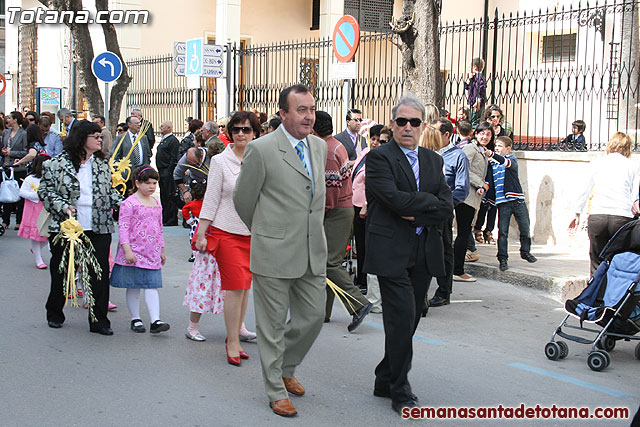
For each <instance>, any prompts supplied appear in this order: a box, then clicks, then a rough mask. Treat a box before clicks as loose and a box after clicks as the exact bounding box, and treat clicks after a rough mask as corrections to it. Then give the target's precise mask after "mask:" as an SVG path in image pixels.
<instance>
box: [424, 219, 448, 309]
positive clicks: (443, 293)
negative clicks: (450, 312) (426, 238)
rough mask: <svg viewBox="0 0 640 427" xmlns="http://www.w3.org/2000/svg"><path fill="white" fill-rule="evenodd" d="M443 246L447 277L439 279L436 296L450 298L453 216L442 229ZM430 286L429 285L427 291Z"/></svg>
mask: <svg viewBox="0 0 640 427" xmlns="http://www.w3.org/2000/svg"><path fill="white" fill-rule="evenodd" d="M442 244H443V246H444V271H445V273H446V275H445V276H441V277H438V278H437V279H436V281H437V282H438V289H436V293H435V295H436V296H439V297H441V298H449V295H451V292H452V291H453V215H451V217H450V218H449V219H448V220H446V221H445V224H444V226H443V228H442ZM428 290H429V286H428V285H427V291H428Z"/></svg>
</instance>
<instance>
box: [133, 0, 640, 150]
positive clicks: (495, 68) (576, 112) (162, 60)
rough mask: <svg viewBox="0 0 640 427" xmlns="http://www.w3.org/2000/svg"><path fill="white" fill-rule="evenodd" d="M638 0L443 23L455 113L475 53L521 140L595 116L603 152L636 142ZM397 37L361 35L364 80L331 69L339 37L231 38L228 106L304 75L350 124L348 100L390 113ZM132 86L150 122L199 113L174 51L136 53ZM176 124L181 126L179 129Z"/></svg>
mask: <svg viewBox="0 0 640 427" xmlns="http://www.w3.org/2000/svg"><path fill="white" fill-rule="evenodd" d="M638 5H639V3H638V0H613V1H605V2H604V3H595V4H593V5H589V4H585V5H584V6H583V5H579V6H577V7H569V8H559V9H558V8H555V9H547V10H545V11H542V10H539V11H538V12H535V13H520V12H518V13H515V14H513V13H510V14H509V15H505V14H502V15H499V14H498V11H497V9H496V11H495V14H494V16H493V18H492V19H480V20H472V21H457V22H453V23H443V24H442V25H441V26H440V29H439V30H440V65H441V75H442V78H443V94H442V105H443V107H444V108H446V109H447V110H448V111H450V112H451V114H452V115H454V116H455V115H456V113H457V111H458V109H459V108H460V107H463V106H467V99H466V98H467V93H466V92H465V90H464V83H465V81H466V80H467V79H468V78H469V73H470V71H471V61H472V59H473V58H475V57H482V58H483V59H484V60H485V63H486V66H485V70H484V74H485V77H486V80H487V97H488V103H487V104H488V105H489V104H497V105H498V106H500V107H501V109H502V111H503V113H504V115H505V126H506V127H509V128H512V130H513V133H514V143H515V148H516V149H521V150H555V149H560V148H561V147H559V145H558V141H560V140H562V139H563V138H564V137H565V136H566V135H567V134H569V133H570V132H571V123H572V122H573V121H574V120H577V119H582V120H584V121H585V122H586V123H587V130H586V132H585V137H586V139H587V141H588V145H589V149H591V150H602V149H604V146H605V145H606V142H607V140H608V139H609V136H610V135H611V134H612V133H613V132H615V131H617V130H620V131H623V132H627V133H629V134H630V135H631V136H632V138H633V140H634V149H635V150H636V151H637V150H640V145H639V144H638V137H637V129H638V124H639V121H640V118H639V110H638V106H639V105H640V94H639V91H638V85H639V80H640V79H639V76H640V71H639V65H640V63H639V58H640V41H639V37H638ZM399 46H400V41H399V38H398V36H397V35H395V34H392V33H368V34H364V35H363V36H361V39H360V48H359V50H358V53H357V54H356V57H355V61H356V62H357V64H358V72H357V78H355V79H353V80H350V81H343V80H334V79H332V67H333V65H332V64H333V62H334V61H335V60H334V59H333V52H332V50H333V47H332V42H331V40H328V39H325V40H307V41H301V42H282V43H275V44H269V45H254V46H248V47H242V48H233V52H232V54H233V55H232V57H233V67H231V69H232V70H233V71H232V73H235V75H234V76H233V82H235V86H234V90H233V93H232V94H231V101H232V106H231V109H232V110H233V109H242V110H249V109H251V110H258V111H261V112H265V113H267V114H272V113H275V112H276V111H277V110H278V106H277V103H278V95H279V93H280V91H281V90H282V89H283V88H285V87H287V86H290V85H292V84H296V83H304V84H307V85H308V86H309V87H310V88H311V90H312V92H313V94H314V96H315V98H316V100H317V106H318V109H321V110H325V111H327V112H328V113H329V114H331V115H332V117H333V118H334V129H335V132H339V131H341V130H342V129H343V127H344V116H345V113H346V110H347V109H348V108H360V109H362V110H363V112H364V116H365V117H369V118H371V119H373V120H375V121H376V122H378V123H385V124H386V123H388V122H389V119H390V115H391V108H392V107H393V105H394V104H395V103H396V102H397V101H398V99H399V98H400V96H401V94H402V90H403V83H404V78H403V74H402V55H401V51H400V48H399ZM129 68H130V74H131V75H132V76H133V82H132V85H131V86H130V88H129V92H128V94H127V105H128V106H130V107H133V106H139V107H141V108H142V109H143V112H145V116H147V117H149V116H150V119H151V120H152V121H154V123H156V122H159V121H161V120H163V119H167V118H172V119H173V121H174V124H175V123H181V122H182V120H183V119H184V117H186V116H189V115H191V114H190V111H191V95H190V92H189V90H188V89H187V88H186V81H185V79H184V78H182V77H175V76H174V75H173V69H172V62H171V56H169V55H167V56H162V57H157V58H147V59H142V60H137V61H132V62H130V63H129ZM213 81H214V80H213V79H203V87H208V88H209V89H207V90H205V91H204V92H205V93H204V95H203V103H204V104H203V105H205V110H206V114H207V116H206V118H207V119H212V118H213V117H214V116H215V114H214V113H215V111H214V109H213V105H214V103H215V102H214V101H215V87H214V83H213ZM177 131H178V132H179V131H180V129H177Z"/></svg>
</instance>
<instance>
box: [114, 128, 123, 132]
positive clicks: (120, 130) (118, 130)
mask: <svg viewBox="0 0 640 427" xmlns="http://www.w3.org/2000/svg"><path fill="white" fill-rule="evenodd" d="M116 132H124V129H116Z"/></svg>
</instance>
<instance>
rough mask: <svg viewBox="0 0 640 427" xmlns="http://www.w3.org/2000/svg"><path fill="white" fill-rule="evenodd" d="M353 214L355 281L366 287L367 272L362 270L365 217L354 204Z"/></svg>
mask: <svg viewBox="0 0 640 427" xmlns="http://www.w3.org/2000/svg"><path fill="white" fill-rule="evenodd" d="M353 208H354V210H355V215H354V217H353V235H354V237H355V240H356V253H357V254H358V262H357V263H356V283H357V285H358V286H359V287H361V288H366V287H367V273H365V272H364V254H365V246H364V236H365V232H366V223H367V219H366V218H360V211H361V210H362V208H361V207H358V206H354V207H353Z"/></svg>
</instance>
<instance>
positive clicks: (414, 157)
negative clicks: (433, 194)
mask: <svg viewBox="0 0 640 427" xmlns="http://www.w3.org/2000/svg"><path fill="white" fill-rule="evenodd" d="M407 157H409V163H410V164H411V170H413V176H414V177H415V178H416V187H417V188H418V191H420V162H418V153H416V152H415V151H409V152H408V153H407ZM422 230H424V227H416V234H418V235H420V233H422Z"/></svg>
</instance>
